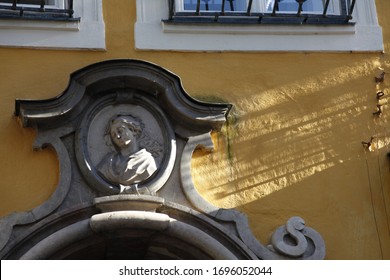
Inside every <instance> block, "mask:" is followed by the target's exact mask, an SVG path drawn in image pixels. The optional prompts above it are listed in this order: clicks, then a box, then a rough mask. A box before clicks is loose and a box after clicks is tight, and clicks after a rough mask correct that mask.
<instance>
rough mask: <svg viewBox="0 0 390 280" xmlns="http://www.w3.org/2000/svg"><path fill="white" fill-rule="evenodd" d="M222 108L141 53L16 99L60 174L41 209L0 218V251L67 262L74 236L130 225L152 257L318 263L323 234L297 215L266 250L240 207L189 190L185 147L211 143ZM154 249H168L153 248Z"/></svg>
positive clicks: (76, 246)
mask: <svg viewBox="0 0 390 280" xmlns="http://www.w3.org/2000/svg"><path fill="white" fill-rule="evenodd" d="M53 95H55V94H53ZM231 107H232V105H230V104H222V103H218V104H214V103H213V104H211V103H204V102H200V101H197V100H195V99H193V98H192V97H190V96H189V95H188V94H187V93H186V92H185V90H184V89H183V87H182V84H181V80H180V78H179V77H178V76H176V75H174V74H173V73H171V72H169V71H167V70H165V69H163V68H161V67H159V66H157V65H154V64H152V63H149V62H145V61H139V60H110V61H104V62H100V63H96V64H93V65H90V66H87V67H85V68H83V69H81V70H79V71H77V72H75V73H73V74H72V75H71V79H70V83H69V86H68V87H67V89H66V90H65V91H64V92H63V93H62V94H61V95H59V96H58V97H56V98H53V99H49V100H40V101H29V100H17V101H16V104H15V108H16V109H15V115H16V117H17V118H19V119H20V121H21V123H22V124H23V126H24V127H32V128H34V129H36V131H37V139H36V141H35V143H34V147H35V148H36V149H41V148H44V147H47V146H50V147H52V148H53V149H54V151H55V152H56V154H57V157H58V161H59V169H60V172H59V174H60V175H59V182H58V185H57V187H56V190H55V192H54V193H53V194H52V196H51V197H50V198H49V199H48V200H47V201H46V202H44V203H43V204H42V205H39V206H38V207H36V208H34V209H32V210H31V211H27V212H20V213H13V214H11V215H9V216H6V217H4V218H2V219H0V228H1V229H2V230H1V231H0V257H1V258H2V259H7V258H9V259H17V258H22V259H35V258H65V257H67V258H71V256H72V255H64V254H66V252H68V253H69V252H71V251H72V250H73V251H72V252H77V251H78V250H81V249H82V248H81V247H82V246H83V244H85V242H82V241H80V238H87V239H88V240H95V239H96V240H99V242H103V241H102V240H101V239H100V238H101V236H103V235H104V236H105V238H106V239H105V240H110V238H114V239H115V238H118V236H117V235H115V232H116V231H119V232H122V233H123V232H126V230H132V233H131V234H130V235H126V238H127V240H129V238H130V237H131V236H138V237H140V236H143V235H144V234H148V232H152V233H153V234H152V235H150V236H147V237H145V240H148V242H149V243H153V242H154V241H153V240H156V242H155V243H153V244H154V245H153V246H147V248H145V252H144V253H145V254H151V256H160V257H161V256H162V257H167V258H168V257H169V258H171V257H172V256H173V257H177V258H178V259H180V258H186V257H188V254H190V258H203V257H205V258H218V259H219V258H220V259H323V258H324V257H325V244H324V241H323V239H322V237H321V236H320V234H319V233H317V232H316V231H315V230H313V229H311V228H309V227H306V226H305V223H304V221H303V219H301V218H299V217H293V218H291V219H290V220H288V222H287V225H286V226H282V227H279V228H278V229H277V230H276V231H275V233H274V235H273V236H272V240H271V244H270V245H268V246H266V245H263V244H261V243H260V242H259V241H258V240H257V239H256V238H255V237H254V235H253V233H252V232H251V230H250V228H249V223H248V220H247V217H246V216H245V215H244V214H243V213H241V212H239V211H237V210H234V209H222V208H218V207H215V206H213V205H211V204H210V203H208V202H207V201H206V200H205V199H204V198H203V197H202V196H201V195H200V194H199V193H198V191H197V189H196V188H195V186H194V183H193V180H192V175H191V159H192V155H193V152H194V151H195V150H196V149H197V148H199V147H201V148H203V149H205V150H207V151H210V152H211V151H212V150H213V142H212V140H211V134H210V133H211V132H212V131H220V130H221V128H222V126H223V125H224V124H225V122H226V118H227V115H228V114H229V111H230V109H231ZM260 222H261V221H260ZM16 226H17V227H16ZM137 230H140V232H138V233H137V234H134V232H136V231H137ZM160 232H161V233H162V234H159V233H160ZM113 234H114V235H113ZM168 236H169V238H171V239H172V238H173V239H174V240H178V242H183V241H185V242H186V243H187V244H191V246H192V247H195V248H196V249H195V250H192V251H191V250H185V251H183V250H182V248H181V246H176V244H175V242H173V243H169V242H168V243H166V242H164V240H166V239H167V237H168ZM115 240H116V239H115ZM90 242H92V241H90ZM137 244H138V243H137ZM161 244H163V245H161ZM107 246H108V245H107ZM137 246H138V245H137ZM159 246H165V249H164V250H159V251H158V254H157V255H156V253H155V252H150V250H154V249H153V248H159ZM64 248H67V249H66V250H65V249H64ZM70 248H71V249H72V250H71V249H70ZM107 248H110V247H109V246H108V247H107ZM107 250H110V249H107ZM112 250H113V251H112V254H113V255H115V254H117V253H118V251H115V250H119V249H118V248H117V249H112ZM148 250H149V251H148ZM156 250H157V249H156ZM146 251H147V252H146ZM83 252H84V253H85V252H86V251H83ZM69 254H71V253H69ZM164 254H167V255H164Z"/></svg>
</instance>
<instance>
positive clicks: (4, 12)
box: [0, 0, 79, 20]
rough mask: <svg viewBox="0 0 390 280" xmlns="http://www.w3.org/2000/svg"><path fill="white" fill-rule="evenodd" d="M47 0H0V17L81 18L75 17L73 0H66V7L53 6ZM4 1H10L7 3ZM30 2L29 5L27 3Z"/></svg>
mask: <svg viewBox="0 0 390 280" xmlns="http://www.w3.org/2000/svg"><path fill="white" fill-rule="evenodd" d="M46 2H47V1H45V0H36V1H19V0H9V1H1V0H0V18H3V19H4V18H5V19H39V20H79V19H78V18H74V17H73V14H74V10H73V0H65V8H64V9H59V8H53V7H52V6H50V5H48V4H46ZM4 3H10V4H8V5H5V4H4ZM26 4H28V5H26Z"/></svg>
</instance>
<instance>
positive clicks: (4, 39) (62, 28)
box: [0, 0, 106, 50]
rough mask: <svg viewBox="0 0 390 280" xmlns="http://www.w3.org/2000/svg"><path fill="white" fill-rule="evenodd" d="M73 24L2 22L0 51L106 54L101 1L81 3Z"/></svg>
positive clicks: (49, 21)
mask: <svg viewBox="0 0 390 280" xmlns="http://www.w3.org/2000/svg"><path fill="white" fill-rule="evenodd" d="M74 5H75V6H74V10H75V14H74V18H73V19H70V20H38V19H26V18H20V19H11V18H9V19H8V18H7V19H4V18H3V19H0V47H17V48H37V49H76V50H85V49H87V50H105V47H106V46H105V25H104V21H103V11H102V0H78V1H75V4H74Z"/></svg>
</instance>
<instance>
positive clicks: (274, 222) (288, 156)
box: [0, 0, 390, 259]
mask: <svg viewBox="0 0 390 280" xmlns="http://www.w3.org/2000/svg"><path fill="white" fill-rule="evenodd" d="M108 2H110V7H108ZM103 8H104V19H105V24H106V43H107V51H105V52H93V51H54V50H50V51H48V50H32V49H11V48H1V49H0V61H1V67H0V77H1V83H0V94H1V98H2V102H1V103H0V107H1V109H0V131H1V137H0V161H1V168H0V178H1V179H2V180H1V183H0V193H1V195H0V216H4V215H6V214H9V213H10V212H12V211H23V210H29V209H32V208H34V207H36V206H38V205H39V204H41V203H42V202H44V201H45V200H46V199H48V197H49V196H50V195H51V193H52V192H53V191H54V189H55V186H56V183H57V180H58V172H59V170H58V162H57V160H56V156H55V153H54V152H53V151H51V150H50V149H49V150H42V151H33V150H32V148H31V147H32V143H33V141H34V136H35V134H34V131H33V130H30V129H23V128H22V127H21V126H20V125H19V123H18V122H17V120H16V119H15V118H14V117H13V111H14V102H15V99H16V98H19V99H43V98H50V97H54V96H56V95H58V94H59V93H61V92H62V91H63V90H64V89H65V87H66V85H67V83H68V79H69V74H70V73H72V72H74V71H76V70H78V69H80V68H82V67H84V66H86V65H89V64H91V63H94V62H99V61H102V60H107V59H113V58H134V59H143V60H147V61H151V62H153V63H156V64H159V65H161V66H163V67H165V68H167V69H169V70H171V71H172V72H174V73H176V74H177V75H179V76H180V77H181V78H182V81H183V84H184V88H185V89H186V90H187V92H188V93H190V94H191V95H192V96H194V97H196V98H200V99H202V98H209V97H210V96H212V97H216V98H220V99H223V100H226V101H227V102H229V103H232V104H234V106H235V107H234V112H233V114H234V116H232V118H231V121H230V123H229V126H228V127H226V128H225V129H224V130H223V132H222V133H220V134H218V135H214V140H215V144H216V147H217V149H216V151H215V152H214V153H211V154H202V153H200V152H197V153H196V154H195V156H194V160H193V175H194V181H195V183H196V186H197V188H198V190H199V191H200V192H201V193H202V195H203V196H204V197H205V198H206V199H207V200H208V201H210V202H211V203H213V204H215V205H217V206H220V207H226V208H231V207H234V208H237V209H239V210H240V211H243V212H245V213H246V214H247V215H248V217H249V221H250V225H251V228H252V230H253V232H254V233H255V235H256V236H257V238H258V239H259V240H260V241H261V242H262V243H263V244H266V243H268V242H269V240H270V234H271V233H272V232H273V231H274V230H275V229H276V228H277V227H278V226H280V225H282V224H284V223H285V222H286V221H287V219H288V218H289V217H291V216H294V215H298V216H301V217H303V218H304V219H305V220H306V224H307V226H310V227H313V228H314V229H316V230H317V231H318V232H320V233H321V234H322V236H323V238H324V239H325V242H326V246H327V258H328V259H382V258H384V259H390V226H389V224H390V165H389V164H390V161H389V158H388V157H387V153H388V152H389V151H390V149H389V148H390V147H389V146H390V124H389V121H390V104H389V103H390V89H389V85H390V76H388V77H387V78H388V79H386V78H385V80H384V82H383V83H379V84H377V83H375V81H374V77H375V76H378V75H379V74H380V73H381V71H382V70H380V69H384V71H390V57H389V55H388V51H389V50H390V49H389V48H390V33H389V32H390V19H388V17H387V14H386V13H385V11H389V10H390V2H389V1H383V0H378V1H377V10H378V14H379V20H380V24H381V26H382V28H383V34H384V41H385V48H386V52H385V53H384V54H380V53H366V54H355V53H354V54H349V53H339V54H325V53H291V54H287V53H283V54H282V53H179V52H145V51H136V50H135V49H134V21H135V20H134V19H135V17H136V15H135V1H122V0H110V1H107V0H106V1H104V6H103ZM117 19H121V20H117ZM378 91H383V92H384V93H385V96H384V97H383V98H382V99H381V100H379V102H380V103H381V104H382V105H383V107H382V110H383V113H382V115H381V116H380V117H374V115H373V112H375V110H376V106H377V103H378V100H377V98H376V93H377V92H378ZM371 137H374V138H373V141H372V142H373V145H372V146H371V147H373V149H372V151H369V150H368V149H366V148H364V147H363V145H362V141H366V142H367V141H369V140H370V138H371Z"/></svg>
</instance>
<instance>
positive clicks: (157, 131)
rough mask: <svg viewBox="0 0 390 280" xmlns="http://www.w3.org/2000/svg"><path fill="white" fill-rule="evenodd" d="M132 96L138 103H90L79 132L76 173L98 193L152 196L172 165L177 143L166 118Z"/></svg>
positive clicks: (167, 175)
mask: <svg viewBox="0 0 390 280" xmlns="http://www.w3.org/2000/svg"><path fill="white" fill-rule="evenodd" d="M135 95H136V96H138V98H139V99H140V100H141V99H142V101H139V102H140V104H137V103H136V102H134V103H133V102H124V103H117V102H116V100H115V99H110V98H111V96H110V95H107V96H106V98H108V99H109V100H110V102H112V103H110V102H108V104H107V103H103V104H102V103H98V102H97V103H96V104H93V105H92V106H91V107H90V109H89V110H88V112H87V114H86V116H85V117H84V119H83V120H82V122H81V124H80V129H79V130H78V132H77V137H76V149H77V151H78V153H77V154H76V156H77V160H78V164H79V167H80V170H81V172H82V174H83V176H84V177H85V178H86V179H87V180H88V182H89V183H90V185H91V187H93V188H94V189H96V190H98V191H99V192H100V193H102V194H107V193H108V194H116V193H129V194H131V193H148V194H151V193H154V192H155V191H157V190H158V189H159V188H161V186H162V183H163V182H165V181H166V180H167V179H168V178H169V174H170V172H171V170H172V168H173V166H174V164H173V162H174V161H175V153H176V144H175V143H176V141H175V134H174V132H173V130H172V129H171V127H170V124H169V121H168V119H166V118H165V115H164V114H163V112H161V111H160V110H159V109H158V108H156V107H154V104H153V103H149V101H147V100H146V99H143V96H139V95H137V94H135ZM113 96H116V95H113Z"/></svg>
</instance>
